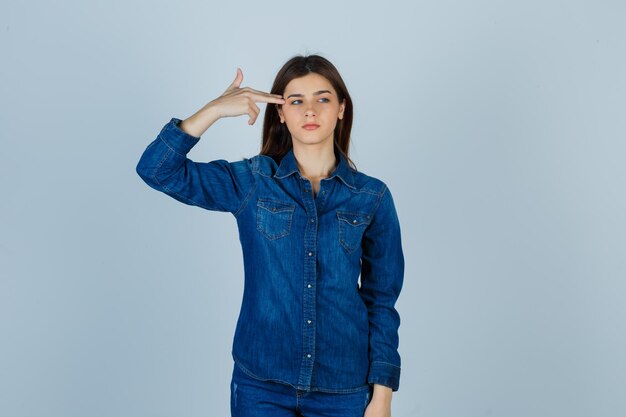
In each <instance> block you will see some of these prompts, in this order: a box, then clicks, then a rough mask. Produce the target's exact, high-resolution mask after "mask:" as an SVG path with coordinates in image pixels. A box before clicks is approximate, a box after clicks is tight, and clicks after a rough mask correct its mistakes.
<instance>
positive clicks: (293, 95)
mask: <svg viewBox="0 0 626 417" xmlns="http://www.w3.org/2000/svg"><path fill="white" fill-rule="evenodd" d="M324 93H328V94H332V93H331V92H330V91H328V90H320V91H316V92H314V93H313V95H314V96H319V95H320V94H324ZM289 97H304V94H300V93H297V94H289ZM289 97H287V98H289Z"/></svg>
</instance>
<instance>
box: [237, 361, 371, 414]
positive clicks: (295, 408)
mask: <svg viewBox="0 0 626 417" xmlns="http://www.w3.org/2000/svg"><path fill="white" fill-rule="evenodd" d="M373 390H374V387H373V386H372V385H368V387H366V388H365V389H363V390H360V391H356V392H350V393H331V392H323V391H305V390H300V389H296V388H294V387H293V386H291V385H288V384H285V383H281V382H276V381H271V380H268V381H264V380H261V379H257V378H255V377H253V376H250V375H248V374H247V373H246V371H245V370H243V369H242V368H241V367H240V366H239V365H238V364H237V363H234V366H233V374H232V380H231V383H230V411H231V416H232V417H266V416H267V417H288V416H289V417H298V416H305V417H316V416H325V417H334V416H337V417H363V414H364V413H365V408H366V407H367V405H368V404H369V402H370V400H371V398H372V393H373Z"/></svg>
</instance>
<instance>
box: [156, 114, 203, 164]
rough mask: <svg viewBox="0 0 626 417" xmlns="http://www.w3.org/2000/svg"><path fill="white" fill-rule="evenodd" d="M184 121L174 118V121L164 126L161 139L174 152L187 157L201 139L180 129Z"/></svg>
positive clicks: (160, 135) (160, 134)
mask: <svg viewBox="0 0 626 417" xmlns="http://www.w3.org/2000/svg"><path fill="white" fill-rule="evenodd" d="M181 121H182V120H181V119H177V118H176V117H172V119H171V120H170V121H169V122H168V123H167V124H166V125H165V126H163V129H161V133H159V138H161V140H162V141H163V142H165V144H166V145H167V146H168V147H170V148H171V149H172V150H173V151H174V152H176V153H178V154H180V155H182V156H186V155H187V153H189V151H190V150H191V148H193V147H194V146H195V145H196V144H197V143H198V141H199V140H200V138H197V137H195V136H192V135H190V134H189V133H187V132H185V131H184V130H182V129H181V128H180V127H179V124H180V122H181Z"/></svg>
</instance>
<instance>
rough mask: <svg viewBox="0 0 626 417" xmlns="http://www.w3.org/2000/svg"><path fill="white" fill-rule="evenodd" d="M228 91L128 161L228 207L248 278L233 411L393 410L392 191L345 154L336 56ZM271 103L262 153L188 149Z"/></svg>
mask: <svg viewBox="0 0 626 417" xmlns="http://www.w3.org/2000/svg"><path fill="white" fill-rule="evenodd" d="M242 80H243V73H242V72H241V70H240V69H239V68H238V69H237V76H236V78H235V80H234V81H233V82H232V83H231V85H230V86H229V87H228V88H227V89H226V91H225V92H224V93H223V94H222V95H221V96H219V97H217V98H216V99H214V100H212V101H210V102H209V103H207V104H206V105H205V106H204V107H202V108H201V109H200V110H198V111H197V112H196V113H195V114H193V115H192V116H190V117H189V118H187V119H185V120H180V119H177V118H172V119H171V120H170V121H169V122H168V123H167V124H166V125H165V126H164V127H163V128H162V130H161V132H160V133H159V135H158V136H157V138H156V139H155V140H154V141H153V142H152V143H150V145H148V147H147V148H146V150H145V151H144V153H143V155H142V156H141V159H140V161H139V163H138V165H137V173H138V174H139V175H140V176H141V178H143V180H144V181H145V182H146V183H147V184H148V185H150V186H151V187H153V188H155V189H156V190H159V191H162V192H164V193H166V194H168V195H169V196H171V197H173V198H175V199H176V200H178V201H181V202H183V203H185V204H189V205H195V206H199V207H202V208H205V209H207V210H216V211H225V212H230V213H232V214H233V215H234V217H235V219H236V221H237V225H238V228H239V238H240V241H241V245H242V249H243V257H244V270H245V284H244V293H243V300H242V304H241V311H240V315H239V319H238V321H237V327H236V329H235V335H234V340H233V346H232V356H233V359H234V365H233V374H232V380H231V386H230V388H231V399H230V400H231V403H230V404H231V413H232V415H233V416H272V417H276V416H298V415H304V416H307V417H308V416H311V417H314V416H322V415H323V416H341V417H350V416H359V417H362V416H365V417H383V416H390V415H391V397H392V392H393V391H397V390H398V386H399V380H400V355H399V353H398V343H399V338H398V328H399V325H400V316H399V314H398V312H397V310H396V309H395V307H394V305H395V303H396V300H397V298H398V296H399V294H400V290H401V288H402V282H403V274H404V256H403V253H402V245H401V238H400V225H399V221H398V217H397V214H396V209H395V206H394V202H393V199H392V196H391V192H390V191H389V189H388V188H387V186H386V185H385V183H383V182H382V181H381V180H379V179H376V178H374V177H371V176H368V175H366V174H364V173H362V172H359V171H357V170H356V168H355V167H354V164H353V163H352V161H351V160H350V158H349V156H348V151H349V147H350V130H351V127H352V100H351V98H350V95H349V94H348V90H347V88H346V86H345V84H344V82H343V80H342V78H341V76H340V75H339V72H338V71H337V69H336V68H335V66H334V65H333V64H332V63H330V62H329V61H328V60H327V59H325V58H323V57H321V56H319V55H309V56H295V57H293V58H291V59H290V60H289V61H288V62H287V63H285V65H284V66H283V67H282V68H281V69H280V70H279V72H278V74H277V75H276V79H275V80H274V84H273V86H272V89H271V92H270V93H267V92H263V91H259V90H255V89H252V88H250V87H240V85H241V82H242ZM259 102H260V103H268V104H267V107H266V111H265V118H264V124H263V141H262V146H261V151H260V153H259V154H258V155H255V156H253V157H252V158H249V159H248V158H244V159H243V160H241V161H235V162H228V161H226V160H223V159H218V160H214V161H211V162H194V161H192V160H190V159H189V158H187V157H186V155H187V153H188V152H189V151H190V150H191V148H192V147H193V146H194V145H195V144H196V143H198V141H199V140H200V137H201V135H202V134H203V133H204V132H205V131H206V130H207V129H208V128H209V127H210V126H211V125H212V124H213V123H214V122H215V121H217V120H218V119H220V118H222V117H230V116H239V115H244V114H247V115H249V117H250V118H249V121H248V123H249V124H254V122H255V121H256V119H257V117H258V115H259V113H260V110H259V107H257V105H256V104H255V103H259Z"/></svg>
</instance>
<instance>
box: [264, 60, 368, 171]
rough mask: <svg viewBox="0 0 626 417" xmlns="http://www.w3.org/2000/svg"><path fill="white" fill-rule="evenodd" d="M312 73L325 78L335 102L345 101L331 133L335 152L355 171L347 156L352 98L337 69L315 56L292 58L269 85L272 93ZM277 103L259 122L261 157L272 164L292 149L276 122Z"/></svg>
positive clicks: (285, 132) (282, 127)
mask: <svg viewBox="0 0 626 417" xmlns="http://www.w3.org/2000/svg"><path fill="white" fill-rule="evenodd" d="M311 72H314V73H316V74H319V75H321V76H322V77H324V78H326V79H327V80H328V81H329V82H330V83H331V85H332V86H333V88H334V89H335V91H336V92H337V97H338V99H339V103H341V102H342V101H343V100H344V99H345V100H346V103H345V109H344V112H343V118H342V119H338V120H337V125H336V126H335V132H334V143H335V146H334V148H335V151H339V152H341V153H342V154H343V156H344V157H345V158H346V160H347V162H348V164H349V165H350V166H351V167H352V168H353V169H355V170H356V166H355V165H354V162H353V161H352V160H351V159H350V157H349V151H350V131H351V130H352V99H351V98H350V94H349V93H348V89H347V88H346V84H345V83H344V82H343V79H342V78H341V75H339V71H337V68H335V66H334V65H333V64H332V63H331V62H330V61H329V60H327V59H326V58H324V57H321V56H319V55H308V56H303V55H296V56H294V57H293V58H291V59H290V60H289V61H287V62H286V63H285V65H283V67H282V68H281V69H280V70H279V71H278V73H277V74H276V78H275V79H274V84H273V85H272V90H271V91H270V93H272V94H281V95H282V94H284V93H285V89H286V88H287V84H289V82H290V81H291V80H293V79H294V78H300V77H304V76H305V75H307V74H309V73H311ZM278 106H280V104H275V105H274V104H268V105H267V106H266V108H265V116H264V119H263V142H262V144H261V152H260V154H261V155H267V156H270V157H272V158H274V160H275V161H276V162H280V160H281V159H282V157H283V156H284V155H285V154H286V153H287V152H288V151H289V150H290V149H291V148H292V147H293V144H292V142H291V134H290V133H289V130H288V129H287V125H286V124H283V123H281V122H280V116H279V115H278V108H279V107H278Z"/></svg>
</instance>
